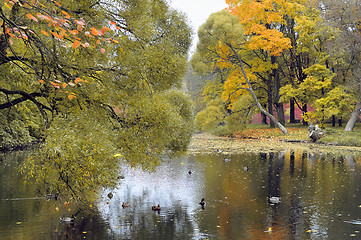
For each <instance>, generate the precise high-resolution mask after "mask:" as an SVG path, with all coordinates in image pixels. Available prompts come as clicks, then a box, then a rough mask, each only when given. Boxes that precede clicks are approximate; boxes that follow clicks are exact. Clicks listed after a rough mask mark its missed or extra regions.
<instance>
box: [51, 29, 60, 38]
mask: <svg viewBox="0 0 361 240" xmlns="http://www.w3.org/2000/svg"><path fill="white" fill-rule="evenodd" d="M50 33H51V34H53V35H54V37H56V38H58V39H62V38H63V36H61V35H59V34H58V33H56V32H53V31H50Z"/></svg>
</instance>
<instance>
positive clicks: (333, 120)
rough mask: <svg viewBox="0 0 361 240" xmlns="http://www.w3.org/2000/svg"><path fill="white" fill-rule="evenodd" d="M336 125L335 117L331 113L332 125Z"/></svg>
mask: <svg viewBox="0 0 361 240" xmlns="http://www.w3.org/2000/svg"><path fill="white" fill-rule="evenodd" d="M335 126H336V117H335V115H332V127H335Z"/></svg>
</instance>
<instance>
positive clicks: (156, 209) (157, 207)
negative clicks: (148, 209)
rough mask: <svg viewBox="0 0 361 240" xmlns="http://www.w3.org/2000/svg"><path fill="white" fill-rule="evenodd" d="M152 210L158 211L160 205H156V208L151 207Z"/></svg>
mask: <svg viewBox="0 0 361 240" xmlns="http://www.w3.org/2000/svg"><path fill="white" fill-rule="evenodd" d="M152 210H153V211H160V205H159V204H158V206H152Z"/></svg>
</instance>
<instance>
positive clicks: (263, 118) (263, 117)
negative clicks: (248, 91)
mask: <svg viewBox="0 0 361 240" xmlns="http://www.w3.org/2000/svg"><path fill="white" fill-rule="evenodd" d="M266 106H267V105H266V104H265V105H264V107H266ZM261 116H262V123H263V124H266V125H267V116H266V115H265V114H264V113H263V112H261Z"/></svg>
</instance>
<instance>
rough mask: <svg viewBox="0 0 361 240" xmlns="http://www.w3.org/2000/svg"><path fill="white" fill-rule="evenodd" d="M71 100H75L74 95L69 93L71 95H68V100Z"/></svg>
mask: <svg viewBox="0 0 361 240" xmlns="http://www.w3.org/2000/svg"><path fill="white" fill-rule="evenodd" d="M73 98H76V96H75V94H74V93H71V94H69V95H68V99H69V100H72V99H73Z"/></svg>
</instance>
